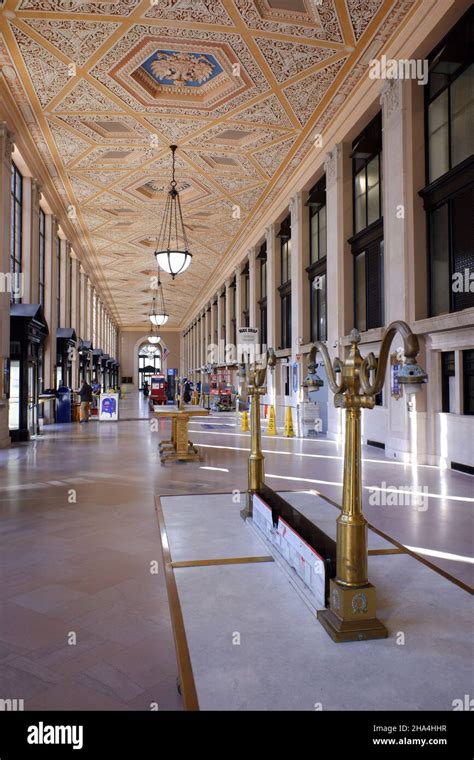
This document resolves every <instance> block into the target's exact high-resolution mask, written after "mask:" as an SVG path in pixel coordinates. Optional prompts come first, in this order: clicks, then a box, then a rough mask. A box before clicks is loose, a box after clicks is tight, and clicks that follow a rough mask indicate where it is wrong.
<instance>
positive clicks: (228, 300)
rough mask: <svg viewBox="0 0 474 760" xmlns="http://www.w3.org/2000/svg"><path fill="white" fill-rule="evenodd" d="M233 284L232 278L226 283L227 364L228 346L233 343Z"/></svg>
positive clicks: (225, 356) (225, 354)
mask: <svg viewBox="0 0 474 760" xmlns="http://www.w3.org/2000/svg"><path fill="white" fill-rule="evenodd" d="M231 282H232V278H231V277H229V278H228V279H227V280H226V281H225V343H226V345H225V352H224V361H226V363H227V359H228V358H229V356H230V355H229V350H230V349H229V348H228V346H229V345H230V344H231V343H232V297H233V293H232V288H231Z"/></svg>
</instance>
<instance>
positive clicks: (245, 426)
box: [240, 412, 250, 433]
mask: <svg viewBox="0 0 474 760" xmlns="http://www.w3.org/2000/svg"><path fill="white" fill-rule="evenodd" d="M240 430H241V432H242V433H248V432H249V430H250V427H249V413H248V412H242V416H241V418H240Z"/></svg>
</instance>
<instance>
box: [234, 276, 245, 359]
mask: <svg viewBox="0 0 474 760" xmlns="http://www.w3.org/2000/svg"><path fill="white" fill-rule="evenodd" d="M242 294H243V288H242V267H241V265H240V264H239V266H237V267H236V268H235V315H234V316H235V342H236V344H237V345H239V327H242ZM236 359H237V361H238V360H239V356H238V355H237V354H236Z"/></svg>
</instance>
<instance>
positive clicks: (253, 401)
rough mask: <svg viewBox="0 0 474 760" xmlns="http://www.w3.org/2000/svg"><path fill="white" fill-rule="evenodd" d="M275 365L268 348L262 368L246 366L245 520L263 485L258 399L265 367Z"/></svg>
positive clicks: (264, 378) (263, 381) (243, 514)
mask: <svg viewBox="0 0 474 760" xmlns="http://www.w3.org/2000/svg"><path fill="white" fill-rule="evenodd" d="M275 364H276V355H275V353H274V351H273V349H272V348H269V349H268V351H267V355H266V361H265V364H264V365H263V366H259V365H258V363H257V362H254V363H253V364H251V365H246V367H245V375H246V385H247V393H248V395H249V396H250V442H251V443H250V456H249V461H248V491H247V499H246V505H245V508H244V509H243V510H242V511H241V513H240V514H241V516H242V518H243V519H244V520H245V519H246V518H247V517H251V516H252V495H253V494H254V493H258V491H259V490H260V489H261V487H262V486H263V484H264V461H265V457H264V455H263V452H262V432H261V425H260V399H261V397H262V396H263V395H264V394H265V393H266V392H267V386H266V385H265V380H266V376H267V367H270V369H273V368H274V366H275Z"/></svg>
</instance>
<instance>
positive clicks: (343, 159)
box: [318, 143, 354, 440]
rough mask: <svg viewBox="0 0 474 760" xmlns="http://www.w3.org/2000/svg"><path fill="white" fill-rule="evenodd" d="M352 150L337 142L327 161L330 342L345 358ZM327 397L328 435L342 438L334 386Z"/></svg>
mask: <svg viewBox="0 0 474 760" xmlns="http://www.w3.org/2000/svg"><path fill="white" fill-rule="evenodd" d="M350 152H351V146H350V144H349V143H341V144H338V145H335V146H334V148H333V149H332V150H331V151H330V152H329V153H328V154H327V157H326V161H325V164H324V168H325V171H326V215H327V273H326V281H327V293H328V298H327V333H328V341H327V344H328V349H329V353H330V356H331V359H334V357H335V356H336V355H337V354H339V355H340V356H341V359H342V358H343V356H342V349H341V347H340V345H339V341H340V338H342V336H344V335H347V334H349V332H350V331H351V330H352V327H353V326H354V325H353V322H354V317H353V314H354V310H353V303H354V290H353V261H352V253H351V250H350V246H349V244H348V242H347V240H348V239H349V238H350V237H351V235H352V167H351V159H350V155H349V154H350ZM318 358H320V357H318ZM326 385H327V383H326ZM327 398H328V400H327V404H328V436H329V437H331V438H336V439H337V440H339V439H340V438H341V436H342V424H343V420H342V414H341V410H340V409H336V408H335V407H334V399H333V394H332V392H331V391H330V390H328V395H327Z"/></svg>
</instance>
